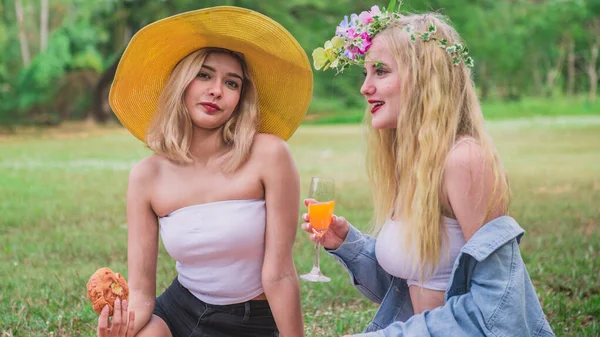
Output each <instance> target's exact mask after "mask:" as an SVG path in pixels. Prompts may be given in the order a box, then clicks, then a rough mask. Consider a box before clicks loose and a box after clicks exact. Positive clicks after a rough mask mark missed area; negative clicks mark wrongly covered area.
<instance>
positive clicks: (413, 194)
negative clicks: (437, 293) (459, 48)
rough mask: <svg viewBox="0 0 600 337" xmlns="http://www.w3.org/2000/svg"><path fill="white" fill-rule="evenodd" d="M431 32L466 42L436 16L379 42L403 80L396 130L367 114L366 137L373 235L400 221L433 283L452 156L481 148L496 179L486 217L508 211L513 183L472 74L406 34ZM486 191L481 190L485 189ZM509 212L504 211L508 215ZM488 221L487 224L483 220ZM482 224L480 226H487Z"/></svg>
mask: <svg viewBox="0 0 600 337" xmlns="http://www.w3.org/2000/svg"><path fill="white" fill-rule="evenodd" d="M409 23H410V24H411V25H412V26H413V27H414V29H415V31H423V32H424V31H427V28H428V27H429V25H430V24H431V23H433V24H434V25H435V26H436V27H437V33H436V35H437V37H438V38H445V39H447V40H448V42H449V44H450V45H451V44H453V43H454V42H461V39H460V37H459V35H458V33H457V32H456V31H455V30H454V29H453V28H452V27H451V26H450V25H449V24H448V23H446V21H445V20H444V18H443V17H442V16H440V15H438V14H423V15H409V16H404V17H402V18H400V19H398V20H397V22H396V23H395V24H394V25H392V26H390V27H388V28H386V29H385V30H383V31H382V32H380V33H379V34H378V35H377V38H379V39H381V40H382V41H383V42H384V44H385V45H387V47H388V48H389V50H390V52H391V54H392V55H393V57H394V58H395V61H396V63H397V65H398V68H399V69H405V70H406V71H401V72H400V73H401V74H403V75H402V76H403V77H402V80H404V81H405V82H406V83H407V84H406V85H402V87H401V89H400V91H401V92H400V93H399V95H400V97H402V104H401V106H399V107H393V108H398V109H399V117H398V124H397V128H396V129H382V130H376V129H374V128H372V127H370V124H371V114H370V112H369V111H367V112H366V113H365V116H366V117H365V124H366V129H367V141H368V146H367V163H366V164H367V170H368V175H369V178H370V180H371V183H372V185H373V199H374V209H375V223H374V230H375V231H378V230H380V229H381V227H382V225H383V223H384V221H385V220H387V219H388V218H390V217H394V218H396V217H399V218H401V219H402V221H405V222H406V223H407V224H410V225H408V226H405V227H406V228H407V232H405V233H406V234H407V235H406V236H405V242H404V243H405V244H409V245H412V246H413V247H414V248H415V253H416V254H415V256H414V258H415V259H416V260H415V261H414V262H416V263H414V264H413V265H416V266H417V268H418V272H419V274H420V280H421V281H424V280H426V279H429V278H430V277H431V276H433V273H434V272H435V269H436V268H437V266H438V265H439V262H440V258H441V254H442V252H441V247H442V240H444V238H445V237H446V231H445V227H444V226H443V216H442V208H443V206H442V205H443V204H442V195H443V188H442V178H443V173H444V167H445V163H446V158H447V156H448V153H449V152H450V150H451V149H452V146H453V145H454V143H455V142H456V140H457V139H458V138H460V137H463V136H468V137H472V138H474V139H476V140H477V142H478V143H479V145H480V146H481V147H482V149H483V151H484V153H485V157H486V158H485V163H482V164H485V165H486V167H487V166H489V165H490V164H491V170H492V172H493V175H494V178H495V179H494V190H493V197H492V198H491V199H492V200H495V201H494V202H493V201H492V200H490V202H489V203H488V205H487V207H488V208H487V209H488V211H487V212H486V213H489V212H490V210H491V209H492V208H493V207H496V206H497V205H498V204H499V203H501V204H502V205H503V207H506V208H507V207H508V203H509V189H508V179H507V177H506V174H505V172H504V169H503V167H502V163H501V161H500V158H499V156H498V153H497V151H496V149H495V146H494V144H493V142H492V139H491V137H490V136H489V135H488V133H487V131H486V130H485V127H484V120H483V115H482V113H481V107H480V104H479V101H478V99H477V94H476V91H475V87H474V84H473V82H472V79H471V70H470V69H469V68H467V67H465V66H464V65H463V64H459V65H453V64H452V58H451V56H450V55H448V54H447V53H446V52H445V50H444V49H442V48H440V47H439V46H438V44H437V42H435V41H429V42H424V41H421V40H419V39H417V41H411V40H410V36H409V35H408V33H406V32H405V31H403V28H402V27H403V26H405V25H406V24H409ZM481 186H483V184H481ZM506 208H505V209H506ZM486 217H487V214H486V216H484V219H485V218H486ZM484 219H481V221H482V223H483V221H484Z"/></svg>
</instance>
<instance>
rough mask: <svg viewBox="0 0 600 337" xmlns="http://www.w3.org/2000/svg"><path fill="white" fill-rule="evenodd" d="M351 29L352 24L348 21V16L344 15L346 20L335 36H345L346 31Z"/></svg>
mask: <svg viewBox="0 0 600 337" xmlns="http://www.w3.org/2000/svg"><path fill="white" fill-rule="evenodd" d="M349 28H350V22H349V21H348V15H344V20H342V22H340V24H339V26H337V28H336V29H335V35H338V36H344V35H346V31H347V30H348V29H349Z"/></svg>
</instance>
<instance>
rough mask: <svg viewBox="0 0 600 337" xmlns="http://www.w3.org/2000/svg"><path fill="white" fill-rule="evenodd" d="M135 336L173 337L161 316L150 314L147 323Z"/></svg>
mask: <svg viewBox="0 0 600 337" xmlns="http://www.w3.org/2000/svg"><path fill="white" fill-rule="evenodd" d="M135 337H173V335H171V331H170V330H169V327H168V326H167V323H165V321H163V320H162V318H160V317H158V316H156V315H152V317H151V318H150V321H149V322H148V324H146V325H145V326H144V327H143V328H142V330H140V331H139V332H138V333H137V335H135Z"/></svg>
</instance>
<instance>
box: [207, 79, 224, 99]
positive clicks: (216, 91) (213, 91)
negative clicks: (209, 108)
mask: <svg viewBox="0 0 600 337" xmlns="http://www.w3.org/2000/svg"><path fill="white" fill-rule="evenodd" d="M222 93H223V90H222V89H221V85H220V84H218V83H216V82H215V83H213V84H212V85H211V86H210V87H209V88H208V94H209V95H210V96H212V97H221V94H222Z"/></svg>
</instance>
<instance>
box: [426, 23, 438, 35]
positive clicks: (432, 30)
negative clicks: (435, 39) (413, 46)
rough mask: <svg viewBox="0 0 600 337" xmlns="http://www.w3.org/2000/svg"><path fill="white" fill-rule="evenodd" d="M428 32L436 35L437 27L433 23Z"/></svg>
mask: <svg viewBox="0 0 600 337" xmlns="http://www.w3.org/2000/svg"><path fill="white" fill-rule="evenodd" d="M428 31H429V32H430V33H435V32H436V27H435V25H434V24H433V23H432V24H430V25H429V29H428Z"/></svg>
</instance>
